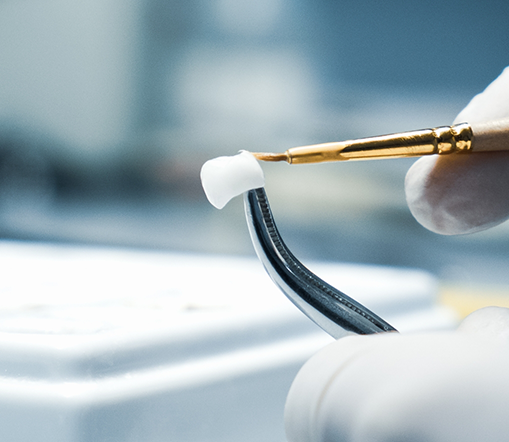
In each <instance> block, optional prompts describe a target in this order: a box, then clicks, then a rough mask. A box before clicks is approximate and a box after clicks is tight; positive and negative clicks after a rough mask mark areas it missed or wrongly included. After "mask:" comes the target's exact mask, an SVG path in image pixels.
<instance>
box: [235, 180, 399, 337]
mask: <svg viewBox="0 0 509 442" xmlns="http://www.w3.org/2000/svg"><path fill="white" fill-rule="evenodd" d="M244 203H245V209H246V219H247V224H248V227H249V233H250V235H251V240H252V242H253V245H254V248H255V250H256V254H257V255H258V258H259V259H260V261H261V262H262V264H263V266H264V267H265V270H266V271H267V273H268V274H269V276H270V277H271V278H272V280H273V281H274V283H275V284H276V285H277V286H278V287H279V288H280V289H281V290H282V291H283V293H284V294H285V295H286V296H287V297H288V298H289V299H290V300H291V301H292V302H293V303H294V304H295V305H296V306H297V307H298V308H299V309H300V310H301V311H302V312H303V313H305V314H306V315H307V316H308V317H309V318H310V319H311V320H312V321H314V322H315V323H316V324H317V325H319V326H320V327H321V328H322V329H324V330H325V331H326V332H327V333H329V334H330V335H331V336H333V337H334V338H340V337H342V336H345V335H347V334H351V333H355V334H371V333H379V332H388V331H396V329H395V328H394V327H392V326H391V325H390V324H388V323H387V322H385V321H384V320H383V319H381V318H380V317H379V316H377V315H375V314H374V313H373V312H371V311H370V310H368V309H367V308H366V307H364V306H363V305H362V304H360V303H358V302H357V301H355V300H354V299H352V298H350V297H348V296H347V295H345V294H344V293H342V292H340V291H339V290H337V289H335V288H334V287H332V286H331V285H329V284H327V283H326V282H325V281H322V280H321V279H320V278H318V277H317V276H316V275H315V274H314V273H312V272H311V271H309V270H308V269H307V268H306V267H304V265H302V264H301V263H300V262H299V260H297V258H295V256H294V255H293V254H292V253H291V252H290V250H288V247H287V246H286V245H285V243H284V242H283V240H282V238H281V236H280V235H279V232H278V230H277V227H276V225H275V223H274V219H273V217H272V213H271V210H270V206H269V202H268V200H267V195H266V193H265V190H264V189H263V188H259V189H254V190H250V191H248V192H246V193H245V194H244Z"/></svg>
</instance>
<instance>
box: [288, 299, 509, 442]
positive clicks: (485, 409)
mask: <svg viewBox="0 0 509 442" xmlns="http://www.w3.org/2000/svg"><path fill="white" fill-rule="evenodd" d="M507 373H509V309H504V308H498V307H489V308H485V309H481V310H478V311H477V312H474V313H473V314H472V315H470V316H469V317H467V318H466V319H465V320H464V321H463V323H462V324H461V325H460V327H459V329H458V331H451V332H434V333H422V334H415V335H412V334H409V335H400V334H398V333H382V334H379V335H368V336H351V337H347V338H343V339H339V340H338V341H335V342H334V343H332V344H330V345H328V346H327V347H325V348H324V349H323V350H321V351H320V352H319V353H317V354H316V355H315V356H313V357H312V358H311V359H310V360H309V361H308V362H307V363H306V364H305V365H304V367H303V368H302V369H301V371H300V372H299V374H298V375H297V377H296V378H295V380H294V383H293V385H292V388H291V390H290V393H289V395H288V399H287V405H286V411H285V421H286V430H287V436H288V440H289V442H403V441H404V442H458V441H461V442H479V441H489V442H505V441H507V439H508V434H509V420H508V419H507V410H508V409H509V380H508V375H507Z"/></svg>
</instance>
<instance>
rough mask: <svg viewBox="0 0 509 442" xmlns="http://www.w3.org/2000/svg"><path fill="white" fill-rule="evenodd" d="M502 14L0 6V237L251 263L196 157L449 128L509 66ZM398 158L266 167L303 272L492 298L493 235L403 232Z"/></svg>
mask: <svg viewBox="0 0 509 442" xmlns="http://www.w3.org/2000/svg"><path fill="white" fill-rule="evenodd" d="M508 16H509V3H508V2H506V1H502V0H491V1H490V0H487V1H485V2H478V1H473V0H469V1H462V2H459V1H455V0H446V1H438V0H429V1H427V2H420V1H419V2H417V1H402V0H396V1H387V2H377V1H374V0H364V1H362V0H361V1H358V0H355V1H354V0H337V1H332V0H313V1H311V0H293V1H291V0H257V1H256V2H253V1H247V0H187V1H182V0H144V1H142V0H122V1H120V0H89V1H87V2H68V1H64V0H37V1H36V0H16V1H15V0H1V1H0V235H1V237H3V238H15V239H29V240H44V241H59V242H73V243H93V244H104V245H115V246H119V245H120V246H129V247H133V246H134V247H140V248H152V249H154V248H155V249H171V250H184V251H191V252H200V253H228V254H240V255H249V254H253V251H252V248H251V244H250V241H249V237H248V233H247V230H246V228H245V222H244V218H243V212H242V201H241V200H240V199H237V200H235V201H233V202H232V203H231V204H230V205H228V206H227V207H226V208H225V209H224V210H223V211H217V210H215V209H214V208H212V207H211V206H210V205H209V204H208V203H207V202H206V200H205V197H204V194H203V192H202V190H201V186H200V182H199V170H200V167H201V165H202V164H203V162H204V161H206V160H207V159H209V158H212V157H214V156H218V155H232V154H235V153H236V152H237V151H238V150H239V149H250V150H258V151H259V150H269V151H282V150H285V149H287V148H289V147H292V146H297V145H302V144H308V143H317V142H327V141H336V140H341V139H347V138H352V137H364V136H369V135H377V134H383V133H391V132H396V131H403V130H412V129H419V128H425V127H433V126H438V125H446V124H450V123H451V122H452V120H453V119H454V117H455V116H456V114H457V113H458V112H459V111H460V110H461V109H462V108H463V107H464V106H465V105H466V104H467V103H468V101H469V100H470V98H471V97H472V96H474V95H475V94H477V93H479V92H481V91H482V90H483V89H484V87H485V86H486V85H487V84H489V83H490V82H491V81H492V80H493V79H494V78H495V77H496V76H497V75H498V74H499V73H500V72H501V71H502V69H503V68H504V67H505V66H506V65H507V64H509V53H508V50H507V48H508V47H509V27H508V26H507V18H508ZM411 163H412V160H390V161H380V162H357V163H350V164H348V163H345V164H329V165H317V166H309V167H295V166H294V167H289V166H287V165H285V164H267V165H265V166H264V169H265V172H266V176H267V193H268V195H269V198H270V199H271V204H272V208H273V211H274V215H275V218H276V221H278V224H279V227H280V230H281V233H282V235H283V237H284V238H285V239H286V241H287V243H288V245H289V246H290V248H291V249H292V250H293V251H294V253H295V254H296V255H297V256H299V257H300V258H302V259H303V260H306V259H311V258H313V259H322V260H340V261H348V262H359V263H375V264H384V265H397V266H412V267H420V268H424V269H428V270H430V271H432V272H434V273H435V274H437V275H438V276H439V277H441V278H442V279H443V280H451V281H462V282H463V283H467V284H468V283H469V282H471V283H472V284H474V283H477V282H489V283H501V284H502V283H503V284H506V283H509V276H508V272H507V270H506V268H507V264H508V259H507V254H508V246H509V228H508V226H507V225H502V226H500V227H497V228H495V229H492V230H490V231H488V232H485V233H480V234H476V235H471V236H465V237H458V238H449V237H441V236H438V235H435V234H432V233H430V232H428V231H426V230H425V229H424V228H422V227H421V226H420V225H418V224H417V223H416V222H415V221H414V220H413V218H412V217H411V215H410V213H409V211H408V209H407V207H406V204H405V198H404V190H403V180H404V176H405V173H406V170H407V169H408V167H409V166H410V164H411Z"/></svg>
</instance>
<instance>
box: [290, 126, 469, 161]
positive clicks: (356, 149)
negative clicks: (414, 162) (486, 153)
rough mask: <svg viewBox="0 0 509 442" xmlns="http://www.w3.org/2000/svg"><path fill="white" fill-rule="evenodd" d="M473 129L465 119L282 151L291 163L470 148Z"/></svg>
mask: <svg viewBox="0 0 509 442" xmlns="http://www.w3.org/2000/svg"><path fill="white" fill-rule="evenodd" d="M472 139H473V132H472V128H471V127H470V125H469V124H467V123H461V124H456V125H454V126H444V127H437V128H435V129H423V130H417V131H411V132H402V133H397V134H391V135H381V136H376V137H370V138H361V139H358V140H348V141H341V142H335V143H324V144H315V145H312V146H302V147H294V148H292V149H288V150H287V151H286V152H285V155H286V161H287V162H288V163H290V164H306V163H323V162H329V161H348V160H373V159H381V158H406V157H419V156H422V155H433V154H438V155H444V154H450V153H462V152H469V151H471V150H472Z"/></svg>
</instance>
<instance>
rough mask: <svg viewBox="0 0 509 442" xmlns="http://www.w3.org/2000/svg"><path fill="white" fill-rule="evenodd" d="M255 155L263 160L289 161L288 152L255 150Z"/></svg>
mask: <svg viewBox="0 0 509 442" xmlns="http://www.w3.org/2000/svg"><path fill="white" fill-rule="evenodd" d="M253 155H254V157H255V158H256V159H258V160H261V161H288V155H287V154H286V153H265V152H255V153H253Z"/></svg>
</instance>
